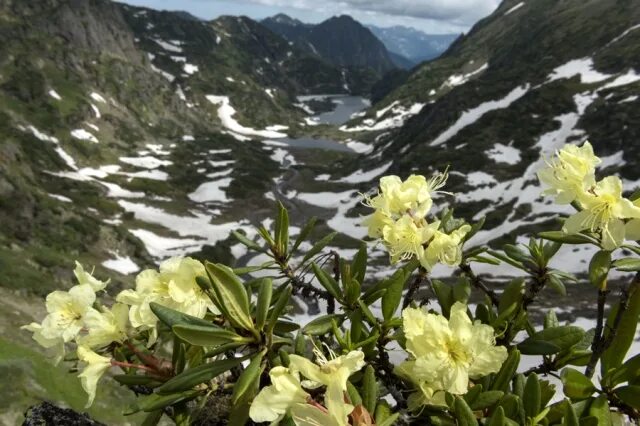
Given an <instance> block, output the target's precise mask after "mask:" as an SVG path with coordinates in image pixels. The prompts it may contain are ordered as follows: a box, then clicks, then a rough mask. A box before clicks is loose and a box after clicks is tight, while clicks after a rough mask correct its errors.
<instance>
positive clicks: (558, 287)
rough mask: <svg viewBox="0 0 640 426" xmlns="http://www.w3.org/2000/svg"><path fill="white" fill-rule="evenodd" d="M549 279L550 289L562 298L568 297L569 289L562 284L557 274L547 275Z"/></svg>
mask: <svg viewBox="0 0 640 426" xmlns="http://www.w3.org/2000/svg"><path fill="white" fill-rule="evenodd" d="M547 277H548V278H549V281H548V284H547V285H548V286H549V288H552V289H553V290H555V292H556V293H558V294H559V295H560V296H566V295H567V288H566V287H565V285H564V283H563V282H562V279H561V278H560V277H559V276H558V275H557V274H555V273H549V274H547Z"/></svg>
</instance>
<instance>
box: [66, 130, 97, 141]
mask: <svg viewBox="0 0 640 426" xmlns="http://www.w3.org/2000/svg"><path fill="white" fill-rule="evenodd" d="M71 136H73V137H74V138H76V139H80V140H81V141H89V142H93V143H99V142H100V141H99V140H98V138H96V137H95V136H94V135H93V134H92V133H90V132H87V131H86V130H85V129H75V130H72V131H71Z"/></svg>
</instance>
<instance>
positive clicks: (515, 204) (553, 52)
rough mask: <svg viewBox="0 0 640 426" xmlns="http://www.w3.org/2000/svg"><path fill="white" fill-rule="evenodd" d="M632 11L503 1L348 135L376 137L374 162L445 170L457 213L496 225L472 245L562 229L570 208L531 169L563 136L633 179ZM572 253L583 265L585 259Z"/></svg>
mask: <svg viewBox="0 0 640 426" xmlns="http://www.w3.org/2000/svg"><path fill="white" fill-rule="evenodd" d="M636 6H637V3H636V2H633V1H616V2H600V1H587V2H585V1H581V0H565V1H562V2H557V1H553V0H534V1H531V0H529V1H526V2H517V1H511V0H509V1H504V2H503V3H502V4H501V5H500V6H499V7H498V8H497V10H496V11H495V12H494V13H492V14H491V15H490V16H488V17H486V18H485V19H483V20H481V21H480V22H478V23H477V24H476V25H475V26H474V27H473V28H472V29H471V31H469V33H468V34H467V35H465V36H464V37H462V38H461V39H459V40H458V41H456V42H455V43H454V44H453V45H452V46H451V47H450V48H449V49H448V50H447V51H446V53H444V54H443V55H442V56H441V57H439V58H438V59H436V60H433V61H429V62H426V63H423V64H421V65H420V66H418V67H416V68H415V69H414V70H412V72H411V75H409V77H408V78H407V79H406V81H404V82H402V80H399V86H398V87H396V88H395V89H393V90H391V92H390V93H389V94H388V95H387V96H386V97H385V98H384V99H382V100H380V101H379V102H378V103H377V104H375V105H374V106H373V107H372V108H371V109H370V111H369V112H368V113H367V114H366V115H365V116H363V117H361V118H358V119H357V120H355V121H354V122H353V123H350V124H348V125H347V126H345V127H343V130H345V131H350V132H351V133H352V134H354V132H357V131H369V132H374V133H375V134H376V135H377V138H376V141H377V144H376V146H377V148H376V149H375V151H374V153H373V154H372V155H371V157H370V161H371V163H370V166H369V167H370V168H372V169H375V168H376V167H381V166H382V165H388V170H387V173H389V172H391V173H398V174H406V173H407V172H408V171H409V170H411V171H419V172H421V173H429V172H431V171H433V170H434V169H435V168H438V167H439V168H443V167H445V166H446V165H450V166H451V178H450V184H451V186H450V187H449V188H450V189H451V190H452V192H454V193H455V194H456V199H457V200H460V201H459V202H456V206H457V211H458V213H459V214H462V215H464V216H466V217H468V218H475V219H477V218H479V217H480V216H481V215H483V214H486V215H487V223H486V228H488V229H491V228H493V230H492V232H493V234H492V235H495V237H490V234H488V233H486V232H482V233H481V234H479V235H478V236H477V237H476V240H475V241H476V242H482V241H488V240H490V239H491V238H496V237H498V236H502V237H499V238H498V240H503V241H504V240H510V239H512V238H513V237H511V236H510V235H512V233H514V232H520V233H522V232H526V231H527V230H533V229H537V228H535V226H534V224H538V225H539V224H541V223H548V224H550V225H551V226H553V227H557V224H556V223H555V222H554V217H556V215H557V214H558V213H560V212H567V209H565V208H563V207H562V206H556V205H553V204H551V200H548V199H545V198H542V197H541V196H540V192H541V188H540V185H539V184H538V181H537V178H536V175H535V172H536V170H538V169H539V168H540V167H542V166H543V165H544V160H541V156H543V157H548V156H551V155H553V153H554V151H555V150H556V149H559V148H560V147H561V146H562V145H563V144H564V143H567V142H581V141H584V140H586V139H590V140H591V142H592V144H593V145H594V148H595V151H596V153H597V154H599V155H600V156H602V157H603V158H604V160H603V164H602V166H601V169H603V170H605V169H606V171H605V173H615V172H617V173H619V174H620V175H621V176H622V177H623V178H624V179H625V182H626V189H627V190H629V191H631V190H632V189H634V188H636V187H637V186H638V185H639V184H640V180H639V179H640V169H639V168H638V158H639V156H638V155H639V153H640V144H639V143H638V140H639V139H638V136H639V135H640V114H639V113H638V111H640V109H639V108H638V107H639V106H640V60H639V59H638V58H639V57H640V56H638V54H639V53H640V26H639V25H638V22H640V8H638V7H636ZM402 124H404V125H402ZM400 126H402V127H400ZM355 134H357V133H355ZM354 137H356V136H354ZM359 167H361V168H362V167H363V165H362V163H361V164H359ZM497 242H498V241H493V243H497ZM567 256H568V257H567V259H569V260H568V262H569V263H571V262H573V264H575V263H576V262H578V263H577V266H576V269H580V263H579V262H581V261H584V258H585V256H586V255H585V254H579V253H578V254H573V255H571V253H569V254H568V255H567ZM572 256H573V257H572ZM582 266H584V264H582Z"/></svg>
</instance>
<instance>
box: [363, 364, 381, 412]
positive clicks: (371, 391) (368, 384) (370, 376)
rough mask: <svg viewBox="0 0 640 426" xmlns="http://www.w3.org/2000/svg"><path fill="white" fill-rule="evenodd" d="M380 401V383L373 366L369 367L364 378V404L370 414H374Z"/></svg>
mask: <svg viewBox="0 0 640 426" xmlns="http://www.w3.org/2000/svg"><path fill="white" fill-rule="evenodd" d="M377 401H378V382H377V380H376V374H375V371H374V369H373V367H372V366H371V365H367V367H366V368H365V370H364V374H363V376H362V404H363V405H364V408H366V409H367V411H368V412H370V413H373V412H374V411H375V409H376V402H377Z"/></svg>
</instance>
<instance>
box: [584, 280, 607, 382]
mask: <svg viewBox="0 0 640 426" xmlns="http://www.w3.org/2000/svg"><path fill="white" fill-rule="evenodd" d="M607 293H609V292H608V291H607V290H605V289H604V288H601V289H600V290H598V318H597V320H596V331H595V333H594V334H593V341H592V342H591V358H590V359H589V363H588V364H587V368H586V370H585V372H584V374H585V376H587V377H589V378H591V377H593V373H594V370H595V368H596V364H597V363H598V360H599V359H600V357H601V356H602V353H603V352H604V347H603V343H604V339H603V333H602V330H603V328H604V306H605V304H606V302H607Z"/></svg>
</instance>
